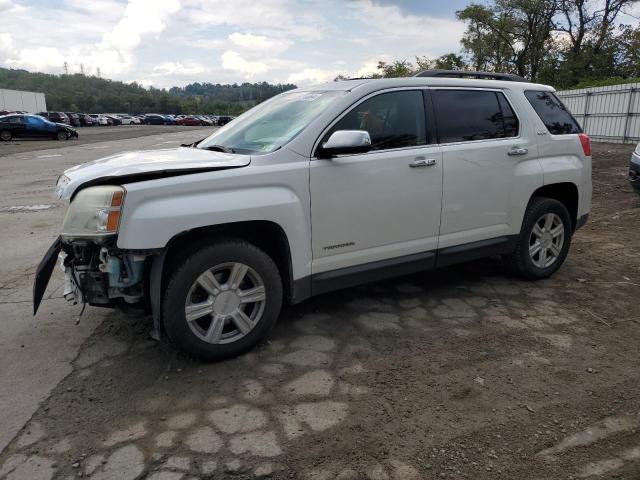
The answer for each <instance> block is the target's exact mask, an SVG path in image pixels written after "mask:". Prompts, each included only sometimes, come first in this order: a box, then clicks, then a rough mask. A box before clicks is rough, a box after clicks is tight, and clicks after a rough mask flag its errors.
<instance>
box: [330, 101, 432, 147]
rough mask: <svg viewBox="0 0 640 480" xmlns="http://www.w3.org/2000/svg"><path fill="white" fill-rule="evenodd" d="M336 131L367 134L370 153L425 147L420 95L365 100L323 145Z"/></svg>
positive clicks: (424, 129)
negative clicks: (370, 147)
mask: <svg viewBox="0 0 640 480" xmlns="http://www.w3.org/2000/svg"><path fill="white" fill-rule="evenodd" d="M337 130H366V131H367V132H369V135H370V136H371V145H372V147H373V150H382V149H388V148H401V147H414V146H417V145H425V144H426V143H427V136H426V128H425V116H424V99H423V97H422V92H421V91H418V90H410V91H401V92H390V93H382V94H380V95H376V96H375V97H372V98H370V99H368V100H365V101H364V102H362V103H361V104H359V105H357V106H355V107H354V108H353V109H352V110H351V111H350V112H349V113H347V114H346V115H345V116H344V117H342V119H340V121H339V122H338V123H336V124H335V125H334V126H333V127H332V128H331V130H330V131H329V133H328V134H327V135H326V137H325V138H324V140H323V141H327V140H328V139H329V136H330V135H331V134H332V133H333V132H335V131H337Z"/></svg>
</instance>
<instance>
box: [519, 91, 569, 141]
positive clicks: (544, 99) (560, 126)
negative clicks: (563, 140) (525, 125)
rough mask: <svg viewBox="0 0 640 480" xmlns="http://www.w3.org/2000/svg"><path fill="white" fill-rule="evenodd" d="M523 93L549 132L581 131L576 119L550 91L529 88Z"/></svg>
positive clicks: (556, 133) (559, 133) (563, 133)
mask: <svg viewBox="0 0 640 480" xmlns="http://www.w3.org/2000/svg"><path fill="white" fill-rule="evenodd" d="M524 94H525V96H526V97H527V100H529V103H530V104H531V106H532V107H533V109H534V110H535V111H536V113H537V114H538V116H539V117H540V120H542V121H543V122H544V125H545V127H547V130H549V133H550V134H552V135H565V134H568V133H582V129H581V128H580V125H578V122H576V119H575V118H573V116H572V115H571V113H570V112H569V110H567V108H566V107H565V106H564V105H563V104H562V102H561V101H560V99H559V98H558V97H556V96H555V95H554V94H553V93H552V92H539V91H534V90H529V91H527V92H524Z"/></svg>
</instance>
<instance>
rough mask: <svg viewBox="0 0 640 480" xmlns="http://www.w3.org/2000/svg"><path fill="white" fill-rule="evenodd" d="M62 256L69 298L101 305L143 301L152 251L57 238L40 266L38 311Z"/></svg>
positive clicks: (36, 297) (35, 296)
mask: <svg viewBox="0 0 640 480" xmlns="http://www.w3.org/2000/svg"><path fill="white" fill-rule="evenodd" d="M58 257H60V263H61V267H62V269H63V270H64V272H65V278H64V293H63V295H64V298H65V299H67V300H68V301H70V302H73V303H88V304H89V305H93V306H100V307H113V306H116V305H117V304H119V303H127V304H138V303H140V302H142V300H143V298H144V293H145V290H146V289H145V282H144V279H145V275H144V273H145V264H146V261H147V259H148V258H149V257H150V255H149V254H148V253H145V254H138V253H130V252H123V251H120V250H118V249H117V248H116V247H115V244H113V245H109V244H103V243H100V244H98V243H94V242H92V241H87V240H82V241H71V242H65V241H64V240H62V239H61V238H57V239H56V241H55V242H54V244H53V245H52V246H51V247H50V248H49V250H48V251H47V253H46V254H45V256H44V258H43V259H42V261H41V262H40V265H39V266H38V270H37V273H36V280H35V283H34V286H33V313H34V315H35V313H36V312H37V310H38V307H39V306H40V303H41V301H42V297H43V296H44V292H45V290H46V288H47V284H48V283H49V279H50V278H51V273H52V272H53V269H54V267H55V264H56V260H57V259H58Z"/></svg>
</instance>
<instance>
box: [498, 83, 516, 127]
mask: <svg viewBox="0 0 640 480" xmlns="http://www.w3.org/2000/svg"><path fill="white" fill-rule="evenodd" d="M496 96H497V97H498V103H499V104H500V111H501V112H502V121H503V123H504V136H505V137H517V136H518V129H519V128H518V127H519V123H518V117H516V114H515V112H514V111H513V108H511V105H509V102H507V99H506V97H505V96H504V94H502V93H496Z"/></svg>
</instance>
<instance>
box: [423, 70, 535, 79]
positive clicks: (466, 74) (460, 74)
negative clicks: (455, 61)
mask: <svg viewBox="0 0 640 480" xmlns="http://www.w3.org/2000/svg"><path fill="white" fill-rule="evenodd" d="M414 76H415V77H447V78H483V79H486V80H503V81H506V82H526V81H527V80H525V79H524V78H522V77H521V76H520V75H514V74H513V73H496V72H472V71H469V70H442V69H437V68H436V69H432V70H425V71H423V72H419V73H416V74H415V75H414Z"/></svg>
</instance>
